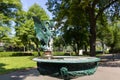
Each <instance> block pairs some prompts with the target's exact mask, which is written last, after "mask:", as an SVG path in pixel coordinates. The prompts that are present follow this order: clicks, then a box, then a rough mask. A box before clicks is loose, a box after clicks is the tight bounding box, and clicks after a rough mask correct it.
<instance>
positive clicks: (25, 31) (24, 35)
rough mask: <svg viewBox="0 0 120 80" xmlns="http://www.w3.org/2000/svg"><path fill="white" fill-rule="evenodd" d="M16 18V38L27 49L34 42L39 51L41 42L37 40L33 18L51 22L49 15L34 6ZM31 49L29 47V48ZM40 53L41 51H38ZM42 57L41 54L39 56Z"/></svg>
mask: <svg viewBox="0 0 120 80" xmlns="http://www.w3.org/2000/svg"><path fill="white" fill-rule="evenodd" d="M17 15H18V17H17V18H16V19H17V20H16V23H17V26H16V36H18V37H19V39H20V40H21V41H22V43H23V44H24V45H25V46H26V47H27V46H30V43H31V42H34V43H35V45H36V47H37V49H39V44H40V43H39V41H38V39H37V38H36V33H35V30H34V22H33V19H32V16H37V17H38V18H39V19H41V20H49V17H48V15H47V14H46V12H45V11H44V9H43V8H41V7H40V6H39V5H38V4H36V3H35V4H33V5H32V6H31V7H30V8H29V10H28V11H27V12H25V11H20V12H18V13H17ZM28 48H29V47H28ZM38 51H39V50H38ZM39 55H40V54H39Z"/></svg>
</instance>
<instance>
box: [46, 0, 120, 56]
mask: <svg viewBox="0 0 120 80" xmlns="http://www.w3.org/2000/svg"><path fill="white" fill-rule="evenodd" d="M47 5H48V9H49V10H50V11H51V12H53V14H55V17H56V20H58V21H59V22H60V21H62V20H63V19H64V18H65V17H67V20H68V22H70V23H71V24H72V25H79V23H82V22H83V24H85V23H84V22H88V24H87V26H88V27H89V28H88V29H89V32H90V36H89V37H90V42H89V43H90V54H91V56H95V43H96V28H97V26H96V23H97V20H98V18H99V17H103V15H102V14H103V13H105V14H107V16H109V18H111V17H112V18H111V19H113V18H114V17H115V16H119V9H120V8H119V7H120V4H119V0H75V1H72V0H59V1H58V0H48V3H47ZM79 15H81V16H79ZM110 16H111V17H110ZM81 17H82V18H81Z"/></svg>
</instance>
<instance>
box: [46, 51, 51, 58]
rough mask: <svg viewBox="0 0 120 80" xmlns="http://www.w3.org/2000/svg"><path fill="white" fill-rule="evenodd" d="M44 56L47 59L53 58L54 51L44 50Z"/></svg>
mask: <svg viewBox="0 0 120 80" xmlns="http://www.w3.org/2000/svg"><path fill="white" fill-rule="evenodd" d="M44 57H45V58H47V59H51V58H52V51H44Z"/></svg>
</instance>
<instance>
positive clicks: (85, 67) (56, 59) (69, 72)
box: [33, 56, 100, 79]
mask: <svg viewBox="0 0 120 80" xmlns="http://www.w3.org/2000/svg"><path fill="white" fill-rule="evenodd" d="M33 60H34V61H36V62H37V67H38V71H39V73H40V74H41V75H49V76H54V77H58V78H64V79H72V78H76V77H80V76H85V75H92V74H94V73H95V71H96V69H97V67H98V63H99V61H100V59H99V58H96V57H80V56H52V58H51V59H44V58H39V57H38V58H34V59H33Z"/></svg>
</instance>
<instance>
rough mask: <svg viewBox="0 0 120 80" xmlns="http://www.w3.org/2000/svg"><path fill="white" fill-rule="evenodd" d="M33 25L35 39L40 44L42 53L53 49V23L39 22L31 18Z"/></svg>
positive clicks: (35, 18)
mask: <svg viewBox="0 0 120 80" xmlns="http://www.w3.org/2000/svg"><path fill="white" fill-rule="evenodd" d="M33 20H34V24H35V27H34V29H35V32H36V37H37V38H38V40H39V41H40V43H41V48H42V49H43V50H44V51H52V50H53V47H52V44H53V31H54V28H53V23H52V22H51V21H41V20H39V19H38V18H37V17H35V16H33Z"/></svg>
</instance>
